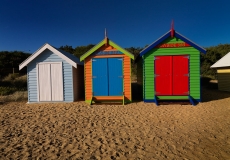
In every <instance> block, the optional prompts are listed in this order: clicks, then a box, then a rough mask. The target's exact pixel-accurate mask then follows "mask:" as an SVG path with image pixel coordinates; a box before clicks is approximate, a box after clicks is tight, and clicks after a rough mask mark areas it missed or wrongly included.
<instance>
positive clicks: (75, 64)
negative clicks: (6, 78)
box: [19, 43, 77, 70]
mask: <svg viewBox="0 0 230 160" xmlns="http://www.w3.org/2000/svg"><path fill="white" fill-rule="evenodd" d="M46 49H49V50H50V51H52V52H53V53H54V54H57V55H58V56H59V57H61V58H62V59H64V60H66V61H67V62H68V63H69V64H70V65H72V66H73V67H75V68H77V63H76V62H74V61H73V60H71V59H70V58H68V57H66V56H65V55H64V54H62V53H61V52H60V51H58V50H57V49H55V48H54V47H52V46H51V45H49V44H48V43H46V44H44V45H43V46H42V47H41V48H39V49H38V50H37V51H36V52H34V53H33V54H32V55H31V56H29V57H28V58H27V59H26V60H25V61H23V62H22V63H21V64H20V65H19V70H21V69H22V68H24V67H25V66H27V65H28V64H29V63H30V62H31V61H33V60H34V59H35V58H36V57H37V56H39V55H40V54H41V53H42V52H43V51H45V50H46ZM69 54H70V53H69Z"/></svg>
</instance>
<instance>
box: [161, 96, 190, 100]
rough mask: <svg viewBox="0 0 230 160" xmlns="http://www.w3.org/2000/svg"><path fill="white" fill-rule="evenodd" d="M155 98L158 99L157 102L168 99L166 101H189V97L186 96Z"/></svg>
mask: <svg viewBox="0 0 230 160" xmlns="http://www.w3.org/2000/svg"><path fill="white" fill-rule="evenodd" d="M157 98H158V99H159V100H161V99H165V100H166V99H168V100H173V99H175V100H181V99H189V97H188V96H157Z"/></svg>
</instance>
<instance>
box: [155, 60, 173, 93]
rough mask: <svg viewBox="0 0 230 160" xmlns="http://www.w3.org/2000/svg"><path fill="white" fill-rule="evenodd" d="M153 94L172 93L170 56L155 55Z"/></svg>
mask: <svg viewBox="0 0 230 160" xmlns="http://www.w3.org/2000/svg"><path fill="white" fill-rule="evenodd" d="M154 77H155V95H172V56H156V57H155V74H154Z"/></svg>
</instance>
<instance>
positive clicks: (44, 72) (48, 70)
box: [38, 62, 63, 101]
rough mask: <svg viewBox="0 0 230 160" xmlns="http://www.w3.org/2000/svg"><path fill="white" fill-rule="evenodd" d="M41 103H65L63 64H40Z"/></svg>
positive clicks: (39, 85)
mask: <svg viewBox="0 0 230 160" xmlns="http://www.w3.org/2000/svg"><path fill="white" fill-rule="evenodd" d="M38 88H39V92H38V95H39V101H63V77H62V63H61V62H60V63H59V62H57V63H39V64H38Z"/></svg>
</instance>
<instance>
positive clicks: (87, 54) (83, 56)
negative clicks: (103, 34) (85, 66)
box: [80, 39, 105, 61]
mask: <svg viewBox="0 0 230 160" xmlns="http://www.w3.org/2000/svg"><path fill="white" fill-rule="evenodd" d="M104 44H105V40H104V39H103V40H102V41H101V42H100V43H98V44H97V45H95V46H94V47H93V48H91V49H90V50H89V51H87V52H86V53H85V54H83V55H82V56H81V57H80V61H83V60H84V59H85V58H86V57H88V56H89V55H91V54H92V53H93V52H95V51H96V50H98V49H99V48H100V47H101V46H103V45H104Z"/></svg>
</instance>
